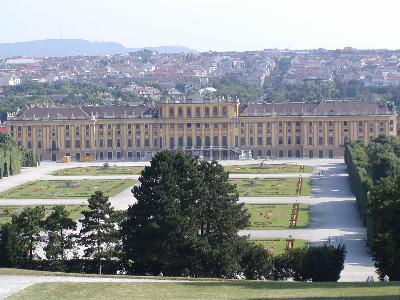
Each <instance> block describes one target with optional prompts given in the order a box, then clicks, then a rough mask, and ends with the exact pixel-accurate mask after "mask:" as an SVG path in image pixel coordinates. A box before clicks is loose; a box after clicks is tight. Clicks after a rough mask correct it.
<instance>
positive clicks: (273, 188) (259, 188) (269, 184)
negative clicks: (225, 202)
mask: <svg viewBox="0 0 400 300" xmlns="http://www.w3.org/2000/svg"><path fill="white" fill-rule="evenodd" d="M230 181H231V182H232V183H236V185H237V189H238V191H239V195H240V196H241V197H268V196H296V183H297V178H279V179H278V178H255V179H230ZM310 192H311V180H310V178H303V191H302V193H301V195H303V196H308V195H310Z"/></svg>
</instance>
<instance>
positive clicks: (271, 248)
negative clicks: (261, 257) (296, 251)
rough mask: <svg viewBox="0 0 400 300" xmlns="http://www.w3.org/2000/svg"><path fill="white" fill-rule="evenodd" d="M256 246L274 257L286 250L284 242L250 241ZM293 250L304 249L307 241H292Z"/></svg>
mask: <svg viewBox="0 0 400 300" xmlns="http://www.w3.org/2000/svg"><path fill="white" fill-rule="evenodd" d="M251 241H252V242H254V243H256V244H257V245H260V246H262V247H263V248H264V249H265V250H267V251H268V252H270V253H271V254H274V255H279V254H282V253H284V252H285V249H286V243H287V242H286V240H280V239H277V240H260V239H257V240H251ZM293 247H294V248H305V247H307V241H304V240H294V242H293Z"/></svg>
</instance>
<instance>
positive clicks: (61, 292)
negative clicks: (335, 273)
mask: <svg viewBox="0 0 400 300" xmlns="http://www.w3.org/2000/svg"><path fill="white" fill-rule="evenodd" d="M399 295H400V283H399V282H386V283H385V282H376V283H366V282H363V283H336V282H331V283H312V282H309V283H307V282H268V281H265V282H264V281H221V282H215V281H214V282H185V283H183V282H181V283H179V282H172V283H171V282H169V283H167V282H151V283H150V282H141V283H109V282H107V283H104V282H103V283H72V282H70V283H39V284H35V285H33V286H29V287H27V288H26V289H24V290H22V291H20V292H18V293H17V294H14V295H12V296H11V297H9V298H8V299H9V300H25V299H35V300H41V299H46V300H56V299H57V300H58V299H67V300H68V299H71V300H79V299H120V300H123V299H162V300H169V299H174V300H175V299H185V300H191V299H272V298H273V299H360V300H361V299H382V300H383V299H400V296H399Z"/></svg>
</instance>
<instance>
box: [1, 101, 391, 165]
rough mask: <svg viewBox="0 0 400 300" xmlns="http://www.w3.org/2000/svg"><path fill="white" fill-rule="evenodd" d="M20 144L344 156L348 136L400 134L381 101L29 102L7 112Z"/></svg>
mask: <svg viewBox="0 0 400 300" xmlns="http://www.w3.org/2000/svg"><path fill="white" fill-rule="evenodd" d="M7 126H8V128H9V132H10V134H11V135H12V136H14V138H15V139H16V140H17V142H18V144H20V145H23V146H25V147H28V148H33V149H35V150H37V151H38V152H39V153H40V154H41V156H42V159H43V160H53V161H58V160H62V159H63V157H64V156H70V157H71V159H72V160H76V161H82V160H94V159H96V160H134V161H139V160H148V159H150V158H151V157H152V156H153V155H154V153H155V152H157V151H158V150H160V149H163V148H166V149H169V150H171V151H186V152H188V153H191V154H193V155H194V156H199V157H204V158H205V159H237V158H239V157H243V156H245V155H244V154H247V155H251V156H252V157H254V158H266V157H272V158H281V157H282V158H283V157H285V158H290V157H309V158H313V157H320V158H322V157H330V158H334V157H343V151H344V144H345V142H346V141H347V140H364V141H369V140H371V139H373V138H375V137H377V136H379V135H380V134H388V135H396V134H397V114H396V112H395V108H394V107H391V106H390V105H389V106H388V105H385V104H382V103H379V102H362V101H322V102H319V103H299V102H297V103H296V102H294V103H277V104H271V103H246V104H241V103H239V102H238V101H232V100H218V101H212V100H201V101H195V100H193V101H190V100H185V101H181V102H164V103H160V104H157V105H156V106H151V107H150V106H145V105H135V106H72V107H66V106H63V107H29V108H24V109H21V110H19V111H17V112H16V113H13V114H9V116H8V121H7Z"/></svg>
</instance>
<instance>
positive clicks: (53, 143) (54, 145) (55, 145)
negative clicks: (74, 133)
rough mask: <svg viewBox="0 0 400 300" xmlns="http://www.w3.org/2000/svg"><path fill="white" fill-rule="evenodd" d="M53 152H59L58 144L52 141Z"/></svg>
mask: <svg viewBox="0 0 400 300" xmlns="http://www.w3.org/2000/svg"><path fill="white" fill-rule="evenodd" d="M51 150H53V151H54V150H57V144H56V141H51Z"/></svg>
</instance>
